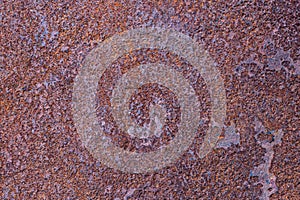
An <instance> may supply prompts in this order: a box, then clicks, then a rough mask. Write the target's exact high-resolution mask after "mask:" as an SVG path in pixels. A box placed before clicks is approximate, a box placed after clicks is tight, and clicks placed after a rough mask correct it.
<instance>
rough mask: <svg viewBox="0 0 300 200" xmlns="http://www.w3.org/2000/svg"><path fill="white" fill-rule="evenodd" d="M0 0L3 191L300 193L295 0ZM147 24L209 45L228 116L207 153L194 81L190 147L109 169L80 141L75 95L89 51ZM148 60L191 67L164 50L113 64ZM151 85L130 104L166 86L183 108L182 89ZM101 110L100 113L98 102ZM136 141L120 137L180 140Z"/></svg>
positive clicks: (8, 195) (126, 195)
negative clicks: (146, 164)
mask: <svg viewBox="0 0 300 200" xmlns="http://www.w3.org/2000/svg"><path fill="white" fill-rule="evenodd" d="M0 4H1V6H0V49H1V51H0V52H1V53H0V82H1V84H0V196H1V198H2V199H180V198H181V199H189V198H190V199H193V198H194V199H268V198H269V199H295V200H297V199H299V191H300V184H299V179H300V173H299V171H300V160H299V158H300V153H299V152H300V133H299V132H300V131H299V127H300V120H299V118H300V111H299V105H300V98H299V95H300V66H299V62H300V61H299V34H298V32H299V7H300V4H299V2H297V1H274V2H269V1H265V2H264V1H257V2H244V1H233V2H231V3H230V4H228V3H227V1H217V2H213V1H202V2H198V3H195V2H188V1H186V2H182V1H168V2H166V1H145V2H138V1H105V2H98V1H55V2H51V3H50V2H48V3H44V1H1V2H0ZM147 27H160V28H162V29H172V30H175V31H177V32H181V33H183V34H185V35H188V36H189V37H191V38H193V39H194V40H195V41H197V42H198V43H199V45H201V46H203V47H204V48H205V49H206V50H207V52H208V53H209V55H210V57H211V58H212V60H214V62H215V63H214V64H215V66H216V69H218V71H219V72H220V73H221V75H222V77H223V80H224V87H225V90H226V102H227V105H226V106H227V112H226V115H227V117H226V121H225V127H224V131H223V133H222V134H221V136H220V138H219V143H218V144H217V148H214V149H213V150H212V151H211V152H210V153H209V154H207V155H206V156H205V157H204V158H199V156H198V155H197V154H198V150H199V149H198V148H197V146H199V145H201V143H202V142H203V140H204V136H205V134H206V131H207V130H208V126H209V119H210V117H211V102H210V100H211V99H210V98H209V96H208V91H207V85H206V84H205V82H204V80H203V79H202V77H198V84H196V85H197V86H198V89H196V90H195V91H196V93H197V95H198V99H200V104H201V106H200V111H201V118H203V120H202V121H200V122H201V123H200V125H201V126H199V129H198V130H197V132H198V134H197V135H196V137H195V138H194V140H193V144H192V145H191V146H190V147H189V148H188V150H186V151H185V152H184V154H183V155H182V156H181V157H180V158H179V159H178V160H176V162H174V163H173V164H172V165H170V166H168V167H165V168H162V169H159V170H157V171H155V172H148V173H140V174H132V173H125V172H122V171H119V170H116V169H113V168H109V167H107V166H106V165H104V164H103V163H102V162H101V161H99V160H97V159H95V158H94V157H93V156H92V154H91V153H90V152H89V151H88V150H87V148H86V147H85V146H84V145H83V144H82V140H81V139H80V137H79V135H78V133H77V130H76V128H75V125H74V120H73V113H72V93H73V84H74V80H75V77H76V76H77V75H78V73H79V71H80V69H81V68H82V67H83V64H82V63H83V61H84V58H85V57H86V56H87V55H88V54H89V52H90V51H91V50H92V49H94V48H95V47H97V46H98V45H99V44H100V43H102V42H103V41H104V40H106V39H108V38H110V37H111V36H113V35H116V34H119V33H122V32H123V31H126V30H132V29H138V28H147ZM151 61H152V62H153V61H161V62H163V63H165V64H169V65H171V64H173V65H174V66H175V65H176V66H178V67H180V66H183V67H188V66H189V65H190V63H187V62H186V61H185V60H182V59H181V58H180V57H178V55H174V54H172V52H168V51H164V50H159V49H154V50H153V49H141V50H139V51H132V52H131V53H129V54H128V55H127V54H126V55H123V57H120V58H118V59H117V60H116V62H115V63H113V64H112V65H114V66H115V67H118V66H120V67H124V68H126V67H130V66H134V65H139V64H142V63H143V62H146V63H147V62H151ZM184 73H185V72H183V74H184ZM186 73H188V71H186ZM100 83H101V78H100V77H99V85H98V86H99V87H98V90H97V94H96V96H97V98H98V99H101V94H103V93H104V92H105V91H103V88H102V87H101V84H100ZM153 84H154V83H153ZM147 87H149V85H148V86H145V87H144V88H143V87H142V88H140V90H139V92H138V93H134V94H132V105H133V107H134V106H138V105H137V104H136V102H135V101H133V98H135V97H136V98H140V99H141V101H145V102H150V101H151V99H150V98H159V97H160V96H161V93H164V94H165V95H166V97H165V98H164V101H168V100H171V99H172V100H174V102H173V103H174V104H172V106H174V107H176V97H175V96H176V94H175V93H174V94H173V93H172V91H169V90H168V89H167V88H161V89H160V90H155V88H156V87H157V86H156V85H153V87H152V88H151V89H153V90H155V91H157V93H153V94H152V95H153V97H148V96H147V95H146V91H151V89H147ZM150 87H151V86H150ZM101 88H102V89H101ZM148 98H149V99H148ZM152 100H153V99H152ZM98 103H99V102H98ZM128 106H130V104H128ZM95 108H96V105H95ZM179 111H180V108H179ZM138 112H141V115H139V116H134V117H133V119H136V120H139V117H140V118H142V119H145V122H144V121H141V122H140V123H141V124H143V123H148V122H149V121H151V120H150V119H149V118H148V117H149V115H150V113H151V112H150V113H149V108H148V107H145V108H143V109H141V110H140V111H139V110H136V109H135V108H133V111H132V113H133V115H134V113H136V114H137V113H138ZM176 113H180V112H177V111H175V112H174V115H176ZM97 116H98V119H99V121H101V112H100V110H98V111H97ZM174 119H176V116H175V117H174ZM147 120H148V121H147ZM175 124H176V122H175V123H174V126H173V128H174V136H176V135H177V133H176V126H175ZM170 126H171V125H170ZM107 133H108V134H107V136H108V137H110V135H109V133H111V132H109V131H108V132H107ZM172 133H173V132H172ZM163 135H164V134H163ZM165 135H167V134H165ZM128 138H129V139H128V141H127V142H124V141H122V139H123V137H121V136H112V140H114V142H115V144H116V145H119V146H120V147H122V148H127V149H129V150H132V151H137V152H139V151H140V152H142V151H146V152H147V151H153V150H155V149H156V148H159V147H160V146H161V145H167V144H168V142H170V141H172V135H171V136H170V137H166V138H160V139H158V140H157V141H156V143H155V142H154V143H152V144H153V146H152V147H149V148H139V146H138V145H139V144H141V143H139V141H135V142H134V141H130V140H131V139H130V137H128ZM128 142H133V143H128ZM137 146H138V147H137Z"/></svg>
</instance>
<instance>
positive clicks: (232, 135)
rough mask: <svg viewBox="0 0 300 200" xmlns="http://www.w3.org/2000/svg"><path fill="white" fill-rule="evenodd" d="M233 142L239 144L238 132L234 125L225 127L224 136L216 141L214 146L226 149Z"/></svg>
mask: <svg viewBox="0 0 300 200" xmlns="http://www.w3.org/2000/svg"><path fill="white" fill-rule="evenodd" d="M233 144H240V134H239V133H237V132H236V130H235V126H234V125H231V126H228V127H225V137H224V138H223V139H221V140H219V141H218V143H217V145H216V148H225V149H227V148H228V147H230V146H231V145H233Z"/></svg>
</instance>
